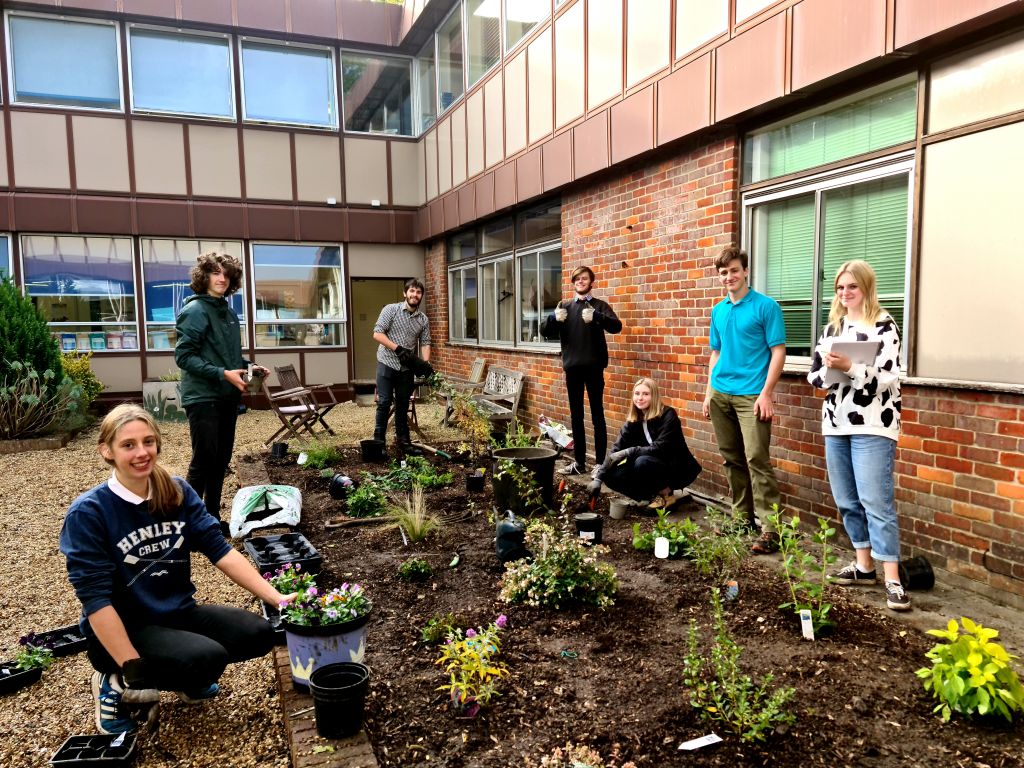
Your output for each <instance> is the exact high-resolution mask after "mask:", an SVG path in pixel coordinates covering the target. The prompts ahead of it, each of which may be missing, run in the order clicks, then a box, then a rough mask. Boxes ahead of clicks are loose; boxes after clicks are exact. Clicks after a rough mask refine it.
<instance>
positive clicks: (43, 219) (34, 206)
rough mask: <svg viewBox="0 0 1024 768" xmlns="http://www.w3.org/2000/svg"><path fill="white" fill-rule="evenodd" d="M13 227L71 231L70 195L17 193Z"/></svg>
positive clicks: (36, 230)
mask: <svg viewBox="0 0 1024 768" xmlns="http://www.w3.org/2000/svg"><path fill="white" fill-rule="evenodd" d="M12 229H20V230H22V231H28V232H32V231H35V232H70V231H71V198H70V197H69V196H68V195H15V196H14V221H13V222H12Z"/></svg>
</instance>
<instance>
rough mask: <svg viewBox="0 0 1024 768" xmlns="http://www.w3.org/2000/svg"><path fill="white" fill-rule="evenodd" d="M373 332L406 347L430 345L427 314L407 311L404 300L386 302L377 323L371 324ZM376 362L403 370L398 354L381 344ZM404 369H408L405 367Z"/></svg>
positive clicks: (414, 348) (414, 349) (412, 348)
mask: <svg viewBox="0 0 1024 768" xmlns="http://www.w3.org/2000/svg"><path fill="white" fill-rule="evenodd" d="M373 332H374V333H383V334H384V335H385V336H387V337H388V338H389V339H391V340H392V341H393V342H395V344H397V345H398V346H400V347H405V348H406V349H411V350H412V351H413V352H415V351H416V344H417V342H419V344H420V345H421V346H424V347H429V346H430V326H429V325H428V323H427V316H426V315H425V314H423V313H422V312H421V311H420V310H418V309H417V310H416V311H414V312H409V311H407V310H406V308H405V302H404V301H399V302H398V303H397V304H386V305H385V306H384V309H382V310H381V311H380V317H378V318H377V324H376V325H375V326H373ZM377 362H379V363H384V365H386V366H387V367H388V368H394V369H395V370H396V371H401V370H403V368H404V366H403V365H402V363H401V362H399V360H398V355H396V354H395V353H394V352H392V351H391V350H390V349H388V348H387V347H385V346H384V345H383V344H381V345H380V346H379V347H377ZM405 370H408V369H407V368H406V369H405Z"/></svg>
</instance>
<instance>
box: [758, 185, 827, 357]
mask: <svg viewBox="0 0 1024 768" xmlns="http://www.w3.org/2000/svg"><path fill="white" fill-rule="evenodd" d="M753 235H754V249H753V250H754V254H755V257H756V258H757V263H758V265H759V268H761V269H764V271H765V276H764V281H763V283H762V284H763V286H764V292H765V293H767V294H768V295H769V296H771V297H772V298H773V299H775V300H776V301H777V302H779V306H781V307H782V317H783V320H784V321H785V325H786V341H787V349H788V351H789V352H790V354H807V353H808V350H809V347H810V344H811V341H812V333H813V328H812V326H813V320H814V318H813V308H814V195H813V194H809V195H800V196H798V197H793V198H789V199H786V200H780V201H777V202H772V203H765V204H764V205H760V206H758V207H757V208H755V209H754V222H753Z"/></svg>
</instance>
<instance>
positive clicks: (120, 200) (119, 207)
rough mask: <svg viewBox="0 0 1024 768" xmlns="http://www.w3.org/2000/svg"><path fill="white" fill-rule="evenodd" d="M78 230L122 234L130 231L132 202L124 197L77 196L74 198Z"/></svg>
mask: <svg viewBox="0 0 1024 768" xmlns="http://www.w3.org/2000/svg"><path fill="white" fill-rule="evenodd" d="M75 209H76V211H75V213H76V215H77V223H78V231H79V232H85V233H94V234H101V235H102V234H106V235H110V234H123V233H126V232H131V231H132V204H131V201H129V200H128V199H127V198H124V197H79V198H77V199H76V200H75Z"/></svg>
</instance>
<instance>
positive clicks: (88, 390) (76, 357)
mask: <svg viewBox="0 0 1024 768" xmlns="http://www.w3.org/2000/svg"><path fill="white" fill-rule="evenodd" d="M91 358H92V352H65V353H63V354H62V355H61V367H62V368H63V369H64V375H65V376H67V377H68V378H70V379H71V380H72V381H73V382H75V384H77V385H78V386H79V387H81V388H82V398H81V400H80V401H79V407H80V408H81V409H82V410H83V411H87V410H89V406H90V405H92V403H93V401H94V400H95V399H96V398H97V397H99V396H100V394H101V393H102V392H103V390H104V389H106V385H105V384H104V383H103V382H102V381H100V380H99V378H98V377H97V376H96V374H95V373H93V372H92V363H91Z"/></svg>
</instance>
